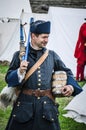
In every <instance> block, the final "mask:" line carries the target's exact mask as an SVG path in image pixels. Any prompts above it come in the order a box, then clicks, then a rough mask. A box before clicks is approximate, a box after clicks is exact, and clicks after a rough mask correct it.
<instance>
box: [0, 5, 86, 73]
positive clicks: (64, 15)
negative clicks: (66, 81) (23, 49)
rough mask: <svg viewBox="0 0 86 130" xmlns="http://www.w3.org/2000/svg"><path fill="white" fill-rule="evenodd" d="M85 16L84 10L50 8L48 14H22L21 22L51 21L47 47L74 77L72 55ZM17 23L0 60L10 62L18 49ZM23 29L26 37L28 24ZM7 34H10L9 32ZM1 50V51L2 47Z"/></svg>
mask: <svg viewBox="0 0 86 130" xmlns="http://www.w3.org/2000/svg"><path fill="white" fill-rule="evenodd" d="M85 14H86V9H72V8H62V7H50V8H49V11H48V14H35V13H31V11H29V12H24V15H23V22H27V23H29V19H30V17H34V19H35V20H37V19H44V20H50V21H51V23H52V24H51V34H50V38H49V43H48V46H47V47H48V48H49V49H53V50H55V51H56V52H57V53H58V54H59V56H60V57H61V58H62V60H63V61H64V63H65V64H66V65H67V66H68V67H69V68H71V70H72V71H73V73H74V75H75V73H76V59H75V58H74V56H73V54H74V48H75V45H76V41H77V38H78V32H79V28H80V26H81V24H82V23H83V22H85V21H84V18H85ZM17 18H18V17H17ZM17 23H18V24H17ZM17 23H16V25H15V26H16V30H15V29H14V31H13V34H14V35H12V34H11V37H10V39H9V40H8V42H7V48H6V47H5V49H4V50H3V51H2V52H3V53H0V60H9V61H10V60H11V58H12V55H13V53H14V52H15V51H16V50H18V49H19V37H20V34H19V21H17ZM25 29H26V34H27V36H28V29H29V25H28V24H27V25H26V26H25ZM8 32H10V30H9V31H8ZM4 38H5V37H4ZM0 44H1V43H0ZM3 45H4V43H3ZM1 48H2V49H3V48H4V47H1ZM1 48H0V49H1ZM8 52H9V53H8ZM8 54H9V55H8Z"/></svg>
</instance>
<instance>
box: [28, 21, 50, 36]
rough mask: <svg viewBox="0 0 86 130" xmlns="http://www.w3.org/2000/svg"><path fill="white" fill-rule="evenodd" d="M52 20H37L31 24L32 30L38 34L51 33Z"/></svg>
mask: <svg viewBox="0 0 86 130" xmlns="http://www.w3.org/2000/svg"><path fill="white" fill-rule="evenodd" d="M50 25H51V23H50V21H43V20H37V21H35V22H32V23H31V25H30V32H31V33H36V34H42V33H45V34H49V33H50Z"/></svg>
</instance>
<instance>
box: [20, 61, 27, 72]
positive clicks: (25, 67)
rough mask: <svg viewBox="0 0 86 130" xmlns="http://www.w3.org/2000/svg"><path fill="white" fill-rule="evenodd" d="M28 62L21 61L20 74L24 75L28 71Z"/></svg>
mask: <svg viewBox="0 0 86 130" xmlns="http://www.w3.org/2000/svg"><path fill="white" fill-rule="evenodd" d="M28 63H29V62H28V61H25V60H24V61H21V63H20V68H19V71H20V73H21V74H22V73H24V72H25V71H26V70H27V67H28Z"/></svg>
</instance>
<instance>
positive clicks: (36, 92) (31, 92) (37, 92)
mask: <svg viewBox="0 0 86 130" xmlns="http://www.w3.org/2000/svg"><path fill="white" fill-rule="evenodd" d="M23 93H24V94H27V95H32V96H35V97H43V96H47V97H49V98H50V99H52V100H53V101H55V98H54V96H53V95H52V92H51V89H46V90H38V89H36V90H33V89H25V90H23Z"/></svg>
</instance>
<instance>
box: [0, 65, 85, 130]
mask: <svg viewBox="0 0 86 130" xmlns="http://www.w3.org/2000/svg"><path fill="white" fill-rule="evenodd" d="M7 69H8V66H6V65H5V66H3V65H0V91H1V90H2V88H3V87H4V86H6V82H5V80H4V78H5V74H6V71H7ZM79 84H80V86H83V85H84V84H85V82H80V83H79ZM71 99H72V97H69V98H68V97H65V98H57V99H56V102H58V103H59V104H60V106H59V112H60V115H59V120H60V125H61V130H82V129H83V130H86V125H85V124H83V123H77V122H75V121H74V120H73V119H71V118H65V117H63V116H62V115H63V114H64V113H65V112H66V111H64V110H63V109H64V107H65V106H66V105H67V104H68V103H69V102H70V101H71ZM10 112H11V107H10V106H9V107H8V108H7V109H6V110H5V111H4V110H1V109H0V130H5V127H6V124H7V122H8V119H9V116H10Z"/></svg>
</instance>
